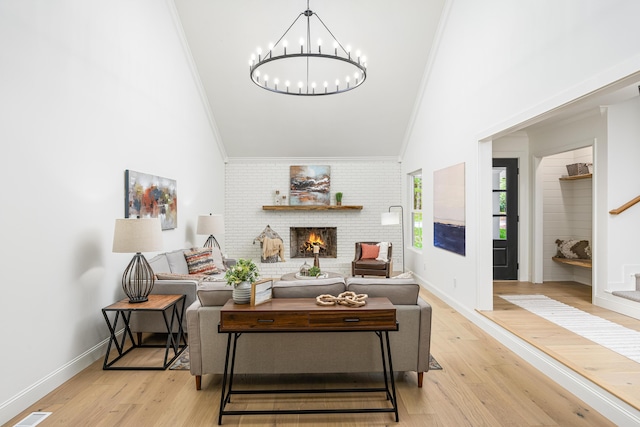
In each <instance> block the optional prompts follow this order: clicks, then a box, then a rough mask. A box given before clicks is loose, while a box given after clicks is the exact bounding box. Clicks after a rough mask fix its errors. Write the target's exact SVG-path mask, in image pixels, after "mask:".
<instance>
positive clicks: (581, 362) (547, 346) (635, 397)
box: [482, 282, 640, 409]
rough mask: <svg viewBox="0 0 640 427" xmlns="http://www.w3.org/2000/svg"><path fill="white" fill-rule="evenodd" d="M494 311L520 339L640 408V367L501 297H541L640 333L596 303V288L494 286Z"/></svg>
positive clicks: (632, 322) (639, 326)
mask: <svg viewBox="0 0 640 427" xmlns="http://www.w3.org/2000/svg"><path fill="white" fill-rule="evenodd" d="M493 293H494V298H493V304H494V310H493V311H492V312H482V314H484V315H485V316H486V317H488V318H490V319H491V320H493V321H494V322H496V323H498V324H499V325H501V326H503V327H504V328H506V329H508V330H509V331H511V332H512V333H514V334H516V335H518V336H519V337H521V338H522V339H524V340H526V341H527V342H529V343H530V344H532V345H534V346H536V347H537V348H538V349H540V350H541V351H543V352H545V353H547V354H548V355H550V356H552V357H553V358H555V359H556V360H558V361H560V362H561V363H563V364H564V365H566V366H568V367H569V368H571V369H573V370H574V371H576V372H578V373H579V374H580V375H582V376H584V377H585V378H587V379H589V380H590V381H592V382H594V383H596V384H598V385H599V386H600V387H602V388H604V389H605V390H607V391H609V392H610V393H612V394H614V395H615V396H617V397H619V398H620V399H622V400H623V401H625V402H626V403H628V404H629V405H631V406H633V407H635V408H637V409H640V387H638V386H639V385H640V365H638V363H636V362H634V361H633V360H631V359H628V358H626V357H624V356H621V355H620V354H618V353H616V352H614V351H611V350H608V349H607V348H605V347H602V346H599V345H597V344H595V343H594V342H592V341H590V340H587V339H585V338H582V337H581V336H579V335H576V334H573V333H571V332H569V331H567V330H566V329H564V328H562V327H560V326H557V325H555V324H553V323H552V322H549V321H546V320H544V319H542V318H541V317H539V316H536V315H535V314H532V313H529V312H528V311H526V310H524V309H522V308H520V307H518V306H516V305H513V304H511V303H509V302H507V301H505V300H504V299H502V298H500V297H499V295H507V294H512V295H514V294H525V295H528V294H540V295H546V296H547V297H549V298H552V299H555V300H557V301H560V302H563V303H565V304H568V305H570V306H573V307H575V308H578V309H580V310H582V311H585V312H587V313H590V314H593V315H595V316H598V317H601V318H603V319H607V320H609V321H611V322H614V323H617V324H619V325H622V326H625V327H627V328H630V329H633V330H636V331H640V320H637V319H634V318H631V317H628V316H625V315H622V314H619V313H615V312H613V311H610V310H607V309H604V308H601V307H596V306H594V305H592V304H591V287H590V286H586V285H581V284H579V283H575V282H545V283H544V284H532V283H528V282H494V289H493Z"/></svg>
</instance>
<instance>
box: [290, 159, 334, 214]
mask: <svg viewBox="0 0 640 427" xmlns="http://www.w3.org/2000/svg"><path fill="white" fill-rule="evenodd" d="M289 174H290V176H291V186H290V188H289V204H290V205H329V204H331V198H330V196H331V192H330V191H331V166H291V167H290V168H289Z"/></svg>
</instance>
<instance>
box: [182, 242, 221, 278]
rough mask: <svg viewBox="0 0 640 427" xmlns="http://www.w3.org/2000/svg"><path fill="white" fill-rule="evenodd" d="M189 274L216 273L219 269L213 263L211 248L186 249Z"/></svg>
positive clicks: (185, 256)
mask: <svg viewBox="0 0 640 427" xmlns="http://www.w3.org/2000/svg"><path fill="white" fill-rule="evenodd" d="M184 258H185V259H186V260H187V267H188V268H189V274H216V273H217V272H218V269H217V268H216V265H215V264H214V263H213V255H212V251H211V248H193V249H191V250H190V251H185V253H184Z"/></svg>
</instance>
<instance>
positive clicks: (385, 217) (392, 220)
mask: <svg viewBox="0 0 640 427" xmlns="http://www.w3.org/2000/svg"><path fill="white" fill-rule="evenodd" d="M391 208H400V215H398V212H391ZM380 224H381V225H398V224H402V272H403V273H404V209H402V206H401V205H391V206H389V211H388V212H383V213H382V214H380Z"/></svg>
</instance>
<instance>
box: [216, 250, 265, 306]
mask: <svg viewBox="0 0 640 427" xmlns="http://www.w3.org/2000/svg"><path fill="white" fill-rule="evenodd" d="M259 275H260V271H259V270H258V266H257V265H256V264H255V263H254V262H253V261H252V260H250V259H239V260H238V261H237V262H236V263H235V264H234V265H232V266H231V267H229V269H228V270H227V272H226V273H225V274H224V278H225V280H226V281H227V285H229V286H233V292H232V294H231V296H232V298H233V302H235V303H236V304H249V302H250V301H251V285H252V284H253V283H255V281H256V280H258V276H259Z"/></svg>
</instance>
